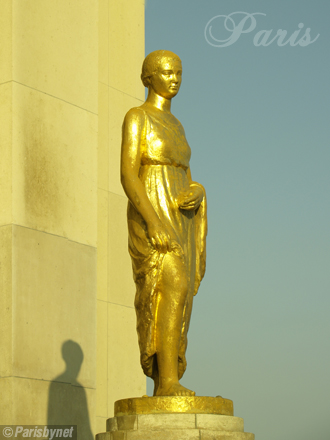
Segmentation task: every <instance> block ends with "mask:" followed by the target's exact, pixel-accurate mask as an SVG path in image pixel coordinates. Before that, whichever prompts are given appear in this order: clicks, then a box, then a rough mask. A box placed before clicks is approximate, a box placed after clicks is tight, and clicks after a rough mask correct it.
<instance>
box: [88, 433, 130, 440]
mask: <svg viewBox="0 0 330 440" xmlns="http://www.w3.org/2000/svg"><path fill="white" fill-rule="evenodd" d="M123 439H124V440H125V438H124V437H123ZM95 440H113V435H112V434H111V433H110V432H101V433H98V434H96V436H95Z"/></svg>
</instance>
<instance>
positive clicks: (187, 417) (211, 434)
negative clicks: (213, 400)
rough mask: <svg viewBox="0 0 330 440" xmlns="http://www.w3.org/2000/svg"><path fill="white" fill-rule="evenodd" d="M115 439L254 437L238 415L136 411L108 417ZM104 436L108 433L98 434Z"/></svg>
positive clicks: (222, 439)
mask: <svg viewBox="0 0 330 440" xmlns="http://www.w3.org/2000/svg"><path fill="white" fill-rule="evenodd" d="M110 433H111V435H110V438H109V437H107V439H110V440H115V439H116V438H117V437H118V438H123V439H125V440H149V439H150V440H151V439H155V440H186V439H196V440H197V439H198V440H254V434H251V433H246V432H244V421H243V419H241V418H239V417H233V416H224V415H219V414H217V415H214V414H184V413H177V414H142V415H141V414H137V415H130V416H117V417H113V418H110V419H108V420H107V434H108V436H109V434H110ZM98 440H105V437H98Z"/></svg>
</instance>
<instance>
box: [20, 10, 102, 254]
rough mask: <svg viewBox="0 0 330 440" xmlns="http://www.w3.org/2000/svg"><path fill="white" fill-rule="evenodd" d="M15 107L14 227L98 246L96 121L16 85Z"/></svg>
mask: <svg viewBox="0 0 330 440" xmlns="http://www.w3.org/2000/svg"><path fill="white" fill-rule="evenodd" d="M27 3H29V4H30V2H27ZM37 3H39V2H37ZM46 3H47V4H49V2H46ZM13 106H14V113H13V116H14V125H13V136H14V137H13V142H14V148H13V158H12V161H13V221H14V223H15V224H20V225H23V226H27V227H29V228H32V229H38V230H41V231H45V232H50V233H51V234H56V235H60V236H64V237H67V238H69V239H71V240H73V241H77V242H80V243H84V244H88V245H92V246H96V234H97V191H96V188H97V116H96V115H94V114H92V113H90V112H87V111H85V110H82V109H80V108H78V107H75V106H73V105H70V104H68V103H65V102H63V101H61V100H59V99H56V98H53V97H51V96H48V95H46V94H44V93H40V92H38V91H36V90H32V89H30V88H28V87H24V86H21V85H20V84H15V85H14V87H13Z"/></svg>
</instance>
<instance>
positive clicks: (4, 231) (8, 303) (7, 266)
mask: <svg viewBox="0 0 330 440" xmlns="http://www.w3.org/2000/svg"><path fill="white" fill-rule="evenodd" d="M0 243H1V245H0V310H1V321H0V322H1V324H0V328H1V331H0V334H1V337H0V353H1V354H0V356H1V362H0V377H6V376H11V374H12V370H13V366H12V356H13V337H12V321H13V319H12V315H13V310H12V226H11V225H10V226H1V227H0ZM0 400H3V399H0Z"/></svg>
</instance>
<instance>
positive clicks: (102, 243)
mask: <svg viewBox="0 0 330 440" xmlns="http://www.w3.org/2000/svg"><path fill="white" fill-rule="evenodd" d="M97 212H98V214H97V215H98V221H97V299H99V300H102V301H107V300H108V267H109V234H108V228H109V193H108V191H104V190H103V189H98V197H97Z"/></svg>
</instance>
